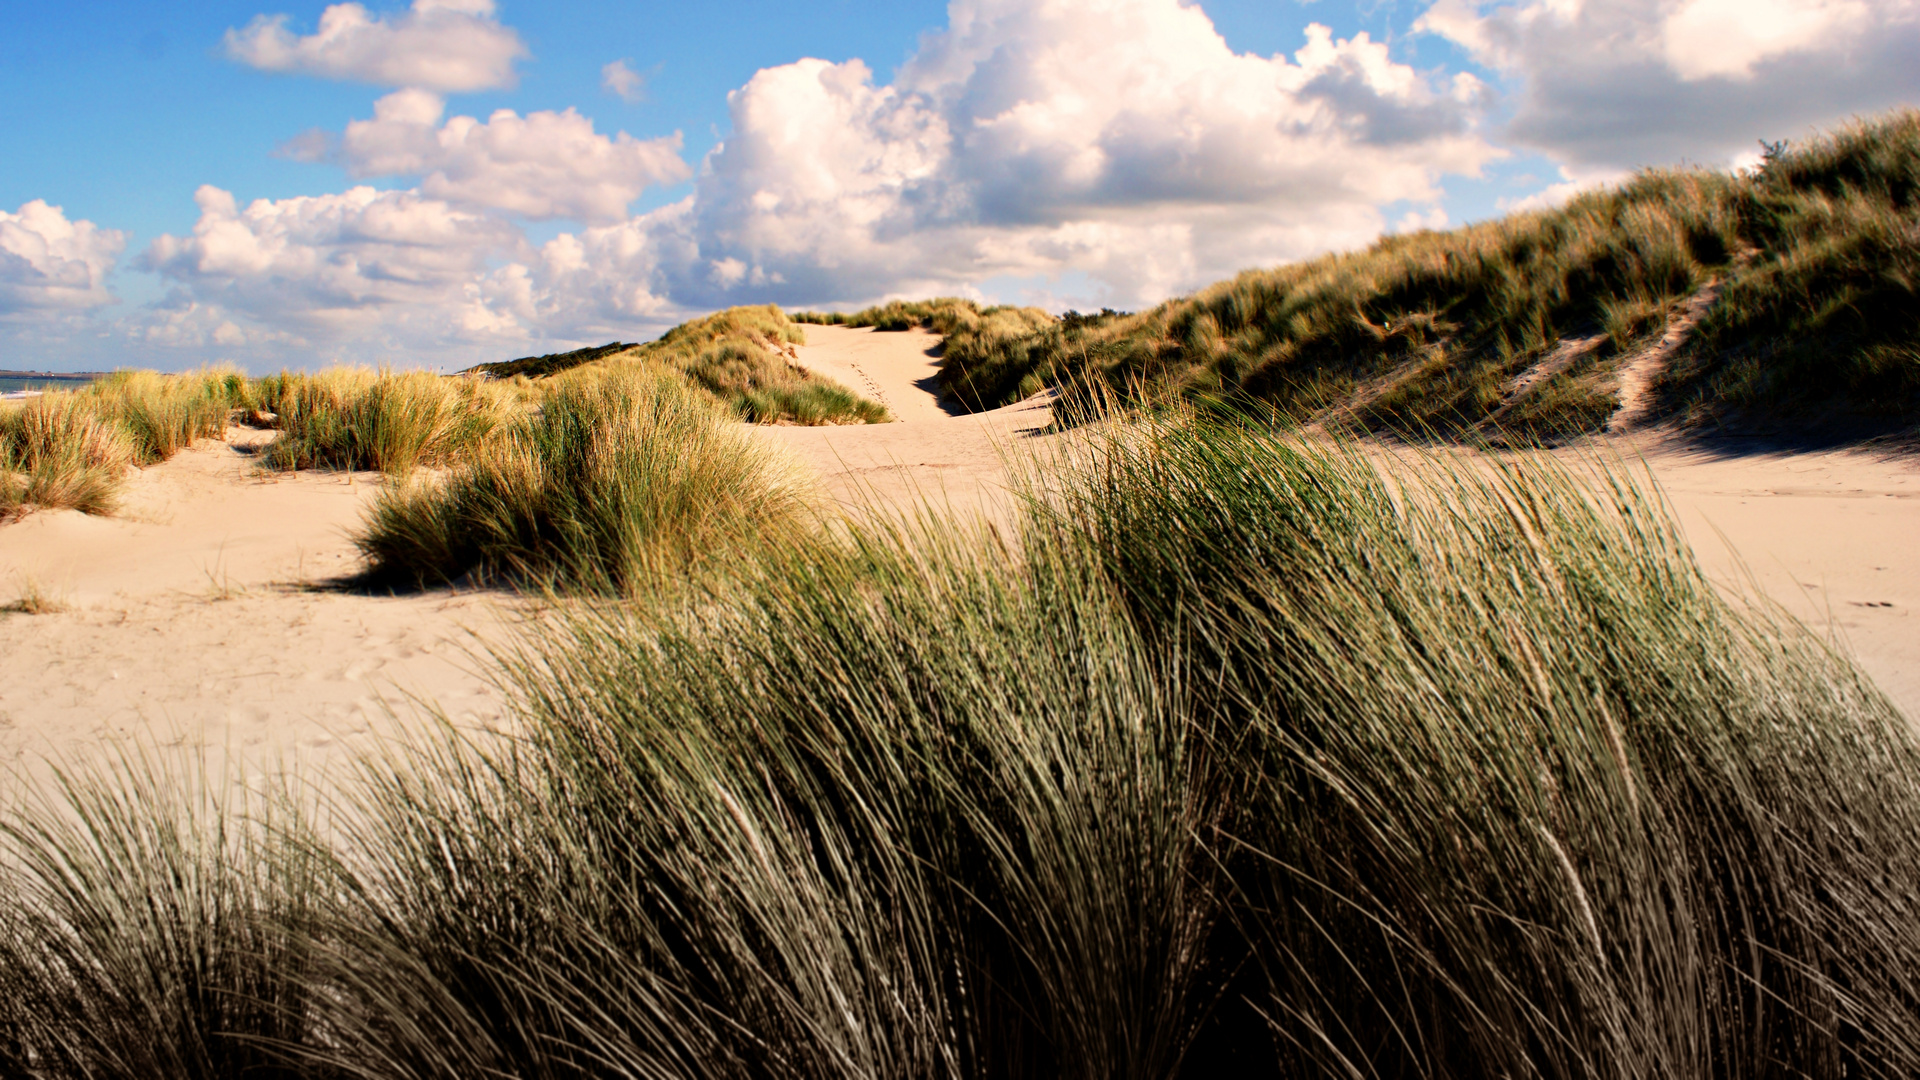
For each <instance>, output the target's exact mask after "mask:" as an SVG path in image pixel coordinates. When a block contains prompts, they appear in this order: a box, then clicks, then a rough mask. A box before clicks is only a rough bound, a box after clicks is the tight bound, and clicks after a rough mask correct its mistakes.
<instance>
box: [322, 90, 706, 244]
mask: <svg viewBox="0 0 1920 1080" xmlns="http://www.w3.org/2000/svg"><path fill="white" fill-rule="evenodd" d="M444 107H445V106H444V103H443V102H442V101H441V99H440V97H439V96H438V95H437V94H433V93H431V92H429V91H426V90H399V91H396V92H394V93H391V94H388V95H387V96H386V97H383V98H381V99H380V100H379V101H378V102H376V103H375V104H374V111H373V119H371V120H356V121H354V122H353V123H351V124H348V125H347V130H346V133H345V135H343V136H342V137H341V139H340V141H339V145H338V147H337V148H331V149H330V150H329V151H328V152H329V153H332V154H334V155H336V156H337V157H338V159H339V160H340V161H341V163H342V164H344V165H345V166H346V168H347V173H348V175H350V176H353V177H355V178H362V179H363V178H367V177H376V176H419V177H422V180H421V183H420V191H421V192H422V193H423V194H425V195H427V196H429V197H432V198H435V199H445V200H447V201H449V202H455V203H461V204H465V205H469V206H477V207H487V208H490V209H496V210H504V211H507V212H509V213H513V214H518V215H520V216H522V217H526V218H534V219H543V218H574V219H578V220H582V221H589V222H596V223H597V222H611V221H618V220H621V219H623V218H625V217H626V216H627V204H628V203H630V202H632V201H633V200H634V199H636V198H638V197H639V196H640V193H641V192H642V191H644V190H645V189H646V188H648V187H651V186H653V185H656V184H673V183H678V182H680V181H682V180H685V179H686V178H687V177H689V176H690V175H692V170H691V169H689V168H688V167H687V164H686V162H685V161H683V160H681V158H680V145H681V143H680V136H679V135H677V134H676V135H672V136H668V137H665V138H659V139H644V140H643V139H636V138H634V137H633V136H631V135H628V134H627V133H626V132H624V131H623V132H620V133H619V134H618V135H616V136H614V137H612V138H609V137H607V136H605V135H601V134H598V133H596V132H595V131H594V130H593V121H591V120H589V119H587V118H586V117H584V116H581V115H580V114H579V113H577V112H575V111H574V110H572V109H568V110H567V111H565V112H558V113H556V112H544V111H543V112H535V113H529V114H528V115H526V116H524V117H523V116H520V115H519V114H518V113H515V112H513V111H512V110H510V109H500V110H497V111H496V112H494V114H493V115H492V116H490V117H489V118H488V119H487V120H486V122H484V123H482V122H481V121H479V120H476V119H474V118H473V117H471V116H456V117H454V118H453V119H451V120H448V121H447V122H446V123H445V124H441V123H440V117H441V114H442V113H443V111H444ZM302 138H307V137H306V136H302Z"/></svg>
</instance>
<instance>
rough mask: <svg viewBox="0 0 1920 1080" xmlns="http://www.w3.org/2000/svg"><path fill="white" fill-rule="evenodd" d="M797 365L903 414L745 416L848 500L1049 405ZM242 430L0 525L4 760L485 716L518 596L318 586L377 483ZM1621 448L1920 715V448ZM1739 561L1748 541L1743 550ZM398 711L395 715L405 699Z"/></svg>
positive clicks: (300, 736)
mask: <svg viewBox="0 0 1920 1080" xmlns="http://www.w3.org/2000/svg"><path fill="white" fill-rule="evenodd" d="M807 334H808V342H809V344H808V345H806V346H804V347H802V348H801V350H800V362H801V363H803V364H805V365H807V366H809V367H812V368H814V369H816V370H819V371H821V372H823V373H826V374H828V375H830V376H832V377H833V378H835V379H837V380H839V381H841V382H843V383H845V384H846V385H848V386H850V387H853V388H856V389H858V390H859V391H860V392H862V393H864V394H867V395H869V396H872V397H875V398H877V399H879V400H882V401H883V402H885V404H886V405H887V406H888V407H889V408H890V409H891V410H893V412H894V414H895V415H896V416H897V417H899V422H897V423H893V424H884V425H873V426H863V427H839V428H799V427H767V428H758V429H756V432H757V433H758V435H759V436H760V437H761V438H764V439H766V440H768V441H769V442H771V443H774V444H776V445H779V446H782V447H784V448H786V449H787V450H788V451H790V452H792V453H793V454H795V455H796V456H797V457H798V458H799V459H800V460H801V461H803V462H805V463H807V464H809V465H811V466H812V467H813V468H814V469H816V470H817V471H818V472H819V473H820V474H821V477H822V479H823V481H824V483H825V486H826V488H827V490H828V491H829V492H830V493H831V494H832V495H834V496H835V497H836V498H838V499H840V500H842V501H843V502H845V503H846V504H848V505H850V506H851V505H858V504H859V503H861V502H862V501H863V500H865V499H868V498H873V497H877V498H880V499H883V500H886V501H888V502H890V503H895V504H898V503H900V502H903V501H906V500H910V499H913V498H915V497H928V498H931V499H933V500H934V501H936V502H938V503H944V504H947V505H949V506H952V507H953V508H955V509H959V510H977V509H982V508H987V507H990V506H993V505H994V504H995V503H996V501H1000V500H1003V498H1004V495H1005V493H1006V473H1005V468H1004V465H1003V456H1002V455H1003V453H1005V452H1013V453H1019V452H1021V451H1022V450H1023V449H1027V448H1032V447H1036V446H1042V445H1044V443H1045V440H1046V439H1047V438H1048V437H1046V436H1042V435H1041V434H1040V429H1042V428H1044V427H1045V425H1046V422H1047V419H1048V412H1047V406H1046V403H1045V401H1044V400H1035V401H1029V402H1026V403H1022V404H1019V405H1014V406H1010V407H1008V408H1005V409H999V410H994V411H992V412H989V413H984V414H979V415H970V416H969V415H954V414H951V413H950V412H949V411H948V410H947V409H945V408H943V407H942V405H941V403H940V402H939V401H938V400H937V398H936V397H935V395H934V392H933V390H934V387H933V384H932V375H933V371H934V363H935V361H934V357H933V356H932V355H931V350H932V349H934V348H935V347H936V346H937V344H938V342H937V339H936V338H934V336H933V335H931V334H927V333H924V332H919V331H913V332H907V333H878V332H875V331H872V330H864V329H862V330H854V329H848V328H845V327H821V326H810V327H808V328H807ZM267 437H269V435H268V433H264V432H250V431H245V430H243V429H235V431H234V432H233V433H232V435H231V439H232V442H231V443H219V442H202V443H200V444H198V445H196V446H195V447H194V448H193V449H192V450H190V451H187V452H184V453H182V454H180V455H179V456H177V457H175V458H174V459H173V460H172V461H169V462H167V463H166V464H164V465H160V466H156V467H154V468H151V469H147V470H145V471H144V472H142V473H141V474H140V475H139V477H138V478H137V479H136V480H135V481H134V483H133V485H132V491H131V493H130V496H129V498H128V500H127V502H126V504H125V506H124V508H123V510H122V513H121V514H120V515H119V516H117V517H114V518H89V517H85V516H83V515H80V514H77V513H72V512H56V513H40V514H33V515H30V516H28V517H27V518H25V519H24V520H22V521H19V522H16V523H13V524H9V525H5V526H0V604H4V603H7V602H10V601H13V600H15V599H16V598H18V597H21V596H23V595H29V594H30V595H34V596H39V597H45V598H50V599H51V600H52V601H54V602H57V603H58V604H61V605H64V610H59V611H54V612H51V613H47V614H24V613H14V614H6V615H0V759H3V758H18V757H20V756H22V755H25V754H29V753H36V752H43V751H47V750H52V751H55V752H69V751H72V750H76V749H80V748H83V747H86V746H89V745H93V744H95V743H97V742H99V741H100V740H101V739H103V738H106V737H109V736H115V735H139V736H150V737H157V738H159V739H161V740H163V741H183V742H187V743H198V744H204V745H209V746H214V747H231V748H234V749H237V750H242V751H247V752H249V753H253V754H260V753H281V754H299V755H307V756H316V757H320V758H323V759H330V760H333V759H337V757H338V755H339V753H340V751H342V750H354V749H363V748H367V747H370V746H372V745H374V743H375V742H376V741H377V740H378V739H380V738H382V737H384V736H386V735H390V734H393V733H395V732H396V731H398V730H400V729H402V728H404V727H405V726H406V725H408V724H417V723H419V722H420V721H419V718H418V717H419V714H418V712H417V710H416V709H415V708H414V707H413V706H412V705H411V704H410V703H409V697H410V696H418V697H420V698H423V699H426V700H430V701H433V702H434V703H436V704H437V705H438V706H439V707H440V708H442V709H443V710H445V711H446V713H447V714H448V715H449V716H450V717H452V718H453V719H454V720H456V721H457V722H459V723H462V724H467V725H472V726H478V727H495V726H498V725H499V724H500V723H501V722H502V720H503V708H502V703H501V700H500V698H499V695H498V694H497V692H496V691H495V690H494V689H493V688H492V687H491V686H490V685H489V684H488V682H487V679H486V677H485V675H484V674H483V668H484V665H483V664H481V663H479V662H478V661H476V660H475V658H474V651H475V650H480V649H484V647H485V643H487V642H489V641H492V642H501V641H507V640H510V636H511V634H512V632H513V625H514V624H515V623H516V622H517V621H519V620H520V619H521V618H523V617H524V616H525V615H526V613H527V612H528V611H529V606H528V605H526V604H524V603H523V602H521V601H518V600H516V599H515V598H513V597H512V596H510V595H508V594H505V593H497V592H478V593H473V592H469V593H450V592H445V591H440V592H434V593H429V594H426V595H418V596H403V597H379V596H367V595H358V594H353V593H346V592H340V591H337V590H332V589H329V588H326V587H325V586H326V583H328V582H329V581H332V580H334V579H337V578H339V577H341V576H343V575H345V574H347V573H349V572H350V571H351V570H353V569H354V568H355V567H357V565H358V561H357V560H358V556H357V554H356V552H355V551H354V549H353V545H352V543H351V541H350V539H349V537H348V531H349V530H350V529H351V528H352V527H353V526H354V525H355V524H356V523H357V521H358V520H359V517H360V514H361V513H362V510H363V508H364V507H365V505H366V503H367V500H368V499H369V497H370V496H371V495H372V493H373V492H374V491H375V490H376V488H377V485H378V484H379V482H380V481H379V478H378V476H376V475H373V474H356V475H352V476H341V475H338V474H320V473H301V474H295V475H291V476H285V477H275V478H262V477H259V476H257V475H256V474H255V473H254V472H253V470H252V462H251V458H250V457H249V456H248V455H247V454H246V453H245V450H246V449H247V448H248V445H249V444H251V443H257V442H258V441H260V440H262V439H265V438H267ZM1614 448H1615V449H1616V450H1618V451H1620V452H1622V453H1625V454H1628V455H1640V456H1641V457H1642V459H1643V460H1645V461H1646V463H1647V464H1648V466H1649V467H1650V468H1651V469H1652V471H1653V474H1654V475H1655V476H1656V477H1657V478H1658V480H1659V482H1660V483H1661V485H1662V487H1663V489H1664V490H1665V492H1666V494H1667V496H1668V498H1669V499H1670V500H1671V502H1672V504H1673V506H1674V508H1675V510H1676V512H1677V513H1678V514H1679V516H1680V519H1681V521H1682V522H1683V524H1684V526H1685V528H1686V529H1687V531H1688V535H1689V537H1690V539H1691V540H1692V541H1693V543H1694V545H1695V549H1696V550H1697V551H1698V552H1699V554H1700V557H1701V559H1702V561H1703V563H1704V564H1705V565H1706V566H1707V567H1708V569H1709V572H1710V573H1712V574H1714V575H1715V576H1716V578H1717V579H1719V580H1721V581H1723V582H1725V583H1726V584H1727V585H1728V587H1730V588H1742V587H1744V584H1743V583H1744V582H1745V581H1746V578H1745V577H1743V575H1742V574H1741V573H1740V572H1739V571H1738V570H1737V569H1736V568H1737V566H1738V560H1739V559H1744V562H1745V567H1746V572H1747V573H1750V574H1751V581H1752V583H1753V584H1754V585H1756V586H1758V588H1759V589H1760V590H1761V591H1762V592H1763V593H1764V595H1766V596H1767V597H1769V598H1771V599H1772V600H1774V601H1776V602H1778V603H1780V604H1781V605H1783V606H1784V607H1785V608H1786V609H1787V610H1788V611H1790V612H1792V613H1793V614H1794V615H1796V616H1798V617H1800V618H1802V619H1805V620H1807V621H1808V622H1809V623H1811V624H1813V625H1815V626H1817V627H1819V628H1821V629H1823V630H1824V631H1827V632H1829V633H1831V634H1833V635H1835V637H1836V640H1839V641H1841V642H1843V643H1844V644H1845V646H1846V647H1849V648H1851V649H1852V650H1853V651H1854V652H1855V653H1856V654H1857V655H1858V657H1859V659H1860V661H1861V663H1862V664H1863V665H1864V666H1865V668H1866V670H1867V671H1868V672H1869V673H1871V674H1872V675H1873V676H1874V678H1875V679H1876V680H1878V681H1879V682H1880V684H1881V686H1883V687H1884V688H1885V689H1886V690H1887V691H1888V692H1889V693H1890V694H1891V695H1892V696H1893V697H1894V699H1895V700H1896V701H1898V702H1899V703H1900V704H1901V706H1902V708H1904V709H1905V710H1906V711H1907V713H1908V714H1909V715H1910V716H1914V717H1916V718H1920V624H1917V623H1916V622H1915V620H1914V618H1913V612H1914V607H1915V605H1916V604H1920V545H1915V543H1914V542H1913V537H1915V536H1916V535H1920V461H1916V460H1915V459H1913V458H1911V457H1894V456H1886V455H1877V454H1873V453H1867V452H1862V451H1834V452H1822V453H1802V454H1764V453H1753V454H1747V453H1741V452H1740V448H1739V447H1736V446H1729V447H1724V448H1722V452H1717V453H1705V452H1701V451H1699V450H1698V449H1694V448H1688V447H1686V446H1683V445H1680V444H1677V443H1673V442H1670V441H1661V440H1660V439H1658V438H1657V437H1655V436H1641V437H1640V439H1639V441H1636V442H1628V441H1620V442H1616V443H1615V444H1614ZM1736 553H1737V554H1736ZM396 710H397V714H398V715H397V718H396V716H395V715H394V713H395V711H396Z"/></svg>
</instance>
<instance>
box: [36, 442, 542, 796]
mask: <svg viewBox="0 0 1920 1080" xmlns="http://www.w3.org/2000/svg"><path fill="white" fill-rule="evenodd" d="M268 437H270V434H269V433H266V432H252V431H248V430H246V429H234V430H233V431H232V432H231V433H230V435H229V438H230V439H231V440H232V444H228V443H222V442H217V441H213V440H202V441H201V442H199V443H197V444H195V446H194V447H193V448H192V449H190V450H186V451H183V452H182V453H180V454H178V455H176V456H175V457H174V458H173V459H172V460H170V461H168V462H166V463H165V464H162V465H158V466H155V467H153V468H150V469H146V470H143V471H142V472H141V473H140V474H139V475H138V476H137V477H136V478H135V479H134V480H133V482H132V484H131V485H130V487H131V490H130V491H129V493H128V497H127V498H126V499H125V501H124V502H123V505H122V507H121V510H120V512H119V514H118V515H116V516H114V517H110V518H104V517H89V516H86V515H84V514H80V513H77V512H74V511H53V512H40V513H34V514H30V515H28V516H27V517H26V518H24V519H22V520H21V521H18V522H16V523H14V524H10V525H5V526H0V603H11V602H14V601H16V599H17V598H19V597H21V596H23V595H37V596H39V597H42V598H46V599H47V600H49V601H51V602H52V603H53V604H54V605H56V606H57V607H59V608H60V609H61V610H57V611H53V612H50V613H46V614H27V613H19V612H15V613H10V614H4V615H0V761H5V760H20V759H22V758H23V757H36V756H39V755H44V754H49V753H51V754H55V755H62V756H67V755H72V754H74V753H75V752H77V751H84V750H85V749H86V748H87V747H89V746H92V745H97V744H99V743H102V742H104V741H107V740H109V739H112V738H129V737H130V738H134V739H139V740H149V739H151V740H156V741H159V742H161V743H166V744H177V743H185V744H197V745H203V746H207V747H211V748H215V749H221V750H231V751H235V752H237V753H239V754H241V755H243V756H246V757H249V758H253V757H275V758H284V759H288V760H293V759H300V758H318V759H321V760H322V761H327V762H331V760H333V759H335V758H338V757H340V756H341V752H342V751H348V752H358V751H362V750H369V749H372V748H374V747H375V746H376V745H377V744H378V743H379V741H380V740H382V739H384V738H388V737H391V736H394V735H396V734H401V733H404V731H405V730H407V729H408V728H410V727H413V726H416V725H418V724H420V723H421V722H422V712H421V710H419V709H418V708H416V707H415V705H414V700H413V699H425V700H430V701H432V702H434V703H435V704H436V705H437V707H438V708H440V709H441V710H444V711H445V713H446V714H447V716H448V718H449V719H451V720H453V721H455V722H456V723H459V724H462V725H465V726H468V727H473V728H490V727H495V726H498V725H499V724H500V723H501V721H502V718H503V709H502V707H501V702H500V698H499V695H498V693H497V692H496V691H495V689H494V688H493V687H492V686H491V685H490V683H489V682H488V681H487V679H486V678H485V677H484V676H483V675H482V674H481V672H482V670H483V669H484V665H483V664H481V663H479V662H477V661H476V659H475V654H476V653H477V652H479V651H483V650H484V648H485V642H486V641H488V640H499V639H501V638H503V637H504V633H503V632H504V631H505V630H506V629H507V627H508V625H509V624H511V623H512V622H514V621H515V620H516V619H517V618H518V617H519V612H520V610H521V607H520V604H519V603H518V602H517V601H515V600H514V599H513V598H511V597H508V596H505V595H502V594H498V593H466V594H455V593H449V592H445V591H442V592H437V593H430V594H426V595H416V596H403V597H390V596H386V597H383V596H370V595H357V594H354V593H349V592H342V591H339V590H337V589H334V588H329V587H328V586H329V583H330V582H333V581H335V580H337V579H339V578H341V577H343V576H346V575H348V574H350V573H351V572H352V571H353V570H355V569H357V568H358V566H359V565H360V560H359V555H358V553H357V552H356V551H355V550H354V547H353V544H352V541H351V539H350V537H349V530H350V529H351V528H352V527H353V525H354V524H355V523H357V522H358V521H359V519H360V515H361V512H362V509H363V507H364V506H365V505H366V503H367V501H368V500H369V499H370V498H371V497H372V495H373V493H374V492H375V491H376V490H377V489H378V484H379V482H380V481H379V477H378V475H377V474H371V473H362V474H354V475H351V476H342V475H339V474H325V473H296V474H292V475H287V476H279V477H264V478H263V477H261V476H259V475H258V474H257V473H256V472H255V470H254V467H253V460H252V458H251V457H250V456H249V455H247V454H246V453H244V452H243V451H244V450H245V449H246V448H247V446H248V445H250V444H257V443H258V442H260V441H262V440H264V439H265V438H268Z"/></svg>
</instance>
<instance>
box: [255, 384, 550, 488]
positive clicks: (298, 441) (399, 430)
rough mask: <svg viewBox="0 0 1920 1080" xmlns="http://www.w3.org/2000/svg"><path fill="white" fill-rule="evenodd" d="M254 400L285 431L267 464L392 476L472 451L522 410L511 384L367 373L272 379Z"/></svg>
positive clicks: (269, 451) (258, 387) (272, 447)
mask: <svg viewBox="0 0 1920 1080" xmlns="http://www.w3.org/2000/svg"><path fill="white" fill-rule="evenodd" d="M254 395H255V400H256V402H257V403H258V407H259V409H260V410H261V411H262V412H263V413H265V414H268V415H271V416H273V417H274V420H273V424H274V426H276V427H278V428H279V429H280V431H281V435H280V437H279V438H277V439H275V440H274V441H273V442H272V443H271V444H269V445H268V447H267V450H266V453H265V455H264V457H263V458H262V464H263V465H264V466H265V467H267V468H270V469H345V470H351V469H378V470H380V471H381V472H384V473H387V474H388V475H393V476H404V475H406V474H407V473H409V472H411V471H413V469H414V468H415V467H416V466H420V465H446V464H449V463H451V462H453V461H455V460H458V459H459V458H461V457H463V456H465V455H467V454H470V453H472V452H473V451H474V450H475V449H476V448H477V447H479V446H480V445H481V444H482V443H483V442H485V441H486V439H487V438H488V437H489V436H490V435H492V434H493V432H494V431H495V429H497V428H498V427H500V426H501V425H502V424H504V423H506V422H507V421H508V420H509V419H510V418H511V417H512V416H513V415H515V414H516V413H517V412H518V411H519V405H520V401H519V395H518V394H517V393H516V390H515V388H513V387H511V386H507V387H500V386H495V385H493V384H489V383H486V382H483V381H480V380H475V379H448V378H442V377H441V376H439V375H435V374H432V373H430V372H424V371H409V372H399V373H394V372H378V373H376V372H374V371H371V370H368V369H366V368H330V369H328V370H326V371H322V372H320V373H318V374H313V375H309V374H305V373H300V372H282V373H280V374H278V375H269V376H267V377H265V378H262V379H260V380H258V381H257V382H256V384H255V388H254Z"/></svg>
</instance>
